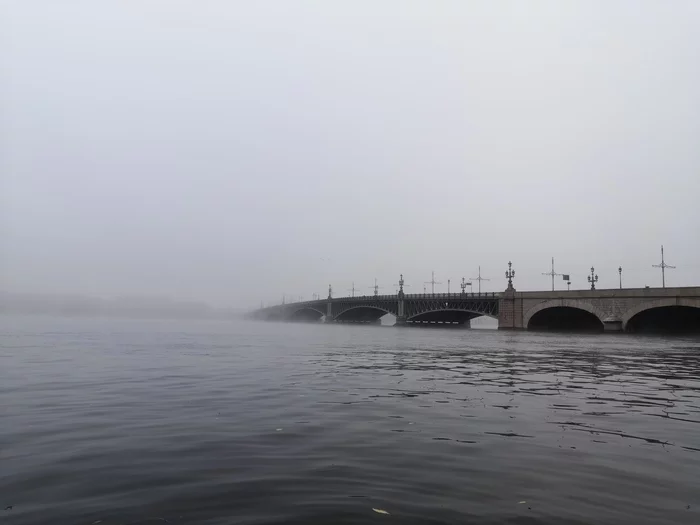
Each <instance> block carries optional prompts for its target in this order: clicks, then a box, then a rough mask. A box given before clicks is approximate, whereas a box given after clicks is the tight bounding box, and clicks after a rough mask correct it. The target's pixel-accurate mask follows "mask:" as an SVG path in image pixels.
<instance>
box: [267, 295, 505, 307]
mask: <svg viewBox="0 0 700 525" xmlns="http://www.w3.org/2000/svg"><path fill="white" fill-rule="evenodd" d="M501 295H502V294H501V293H500V292H481V293H479V292H464V293H410V294H409V293H407V294H404V298H405V299H452V300H460V299H496V298H498V297H500V296H501ZM397 299H398V295H396V294H394V295H356V296H355V297H333V298H332V299H331V301H359V300H361V301H369V300H375V301H396V300H397ZM327 302H328V298H323V299H313V300H307V301H296V302H294V301H292V302H288V303H285V304H279V305H276V306H271V307H268V308H275V307H280V306H286V305H291V304H293V305H296V306H303V305H305V304H319V303H327Z"/></svg>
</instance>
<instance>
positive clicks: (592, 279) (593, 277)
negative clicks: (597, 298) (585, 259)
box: [588, 266, 598, 290]
mask: <svg viewBox="0 0 700 525" xmlns="http://www.w3.org/2000/svg"><path fill="white" fill-rule="evenodd" d="M588 282H589V283H591V290H595V283H597V282H598V276H597V275H596V274H595V268H593V266H591V275H589V276H588Z"/></svg>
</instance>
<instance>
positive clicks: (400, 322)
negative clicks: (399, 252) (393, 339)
mask: <svg viewBox="0 0 700 525" xmlns="http://www.w3.org/2000/svg"><path fill="white" fill-rule="evenodd" d="M401 284H402V285H403V275H402V276H401ZM397 313H398V315H397V316H396V324H395V325H394V326H406V311H405V305H404V296H403V289H402V290H401V291H400V292H399V308H398V312H397Z"/></svg>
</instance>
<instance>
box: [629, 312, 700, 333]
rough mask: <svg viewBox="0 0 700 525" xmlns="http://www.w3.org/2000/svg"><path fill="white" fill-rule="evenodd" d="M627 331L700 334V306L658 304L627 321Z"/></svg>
mask: <svg viewBox="0 0 700 525" xmlns="http://www.w3.org/2000/svg"><path fill="white" fill-rule="evenodd" d="M625 330H626V331H627V332H634V333H657V334H700V308H698V307H695V306H679V305H672V306H658V307H654V308H649V309H647V310H642V311H641V312H639V313H637V314H636V315H634V316H632V317H631V318H630V320H629V321H627V326H626V327H625Z"/></svg>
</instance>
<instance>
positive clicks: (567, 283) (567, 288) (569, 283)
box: [566, 281, 571, 292]
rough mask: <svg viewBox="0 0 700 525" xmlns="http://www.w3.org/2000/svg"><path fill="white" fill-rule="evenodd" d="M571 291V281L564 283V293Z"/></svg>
mask: <svg viewBox="0 0 700 525" xmlns="http://www.w3.org/2000/svg"><path fill="white" fill-rule="evenodd" d="M569 290H571V281H566V291H567V292H568V291H569Z"/></svg>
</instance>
